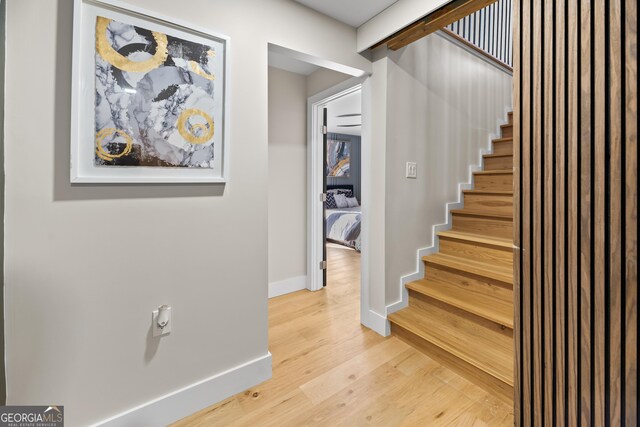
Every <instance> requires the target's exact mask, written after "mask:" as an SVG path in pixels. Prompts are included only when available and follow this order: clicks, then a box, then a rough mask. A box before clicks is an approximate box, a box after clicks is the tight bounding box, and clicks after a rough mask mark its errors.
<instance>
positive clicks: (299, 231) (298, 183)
mask: <svg viewBox="0 0 640 427" xmlns="http://www.w3.org/2000/svg"><path fill="white" fill-rule="evenodd" d="M268 203H269V283H273V282H277V281H281V280H284V279H291V278H294V277H300V276H306V274H307V78H306V77H305V76H303V75H300V74H295V73H291V72H288V71H283V70H279V69H277V68H273V67H269V200H268Z"/></svg>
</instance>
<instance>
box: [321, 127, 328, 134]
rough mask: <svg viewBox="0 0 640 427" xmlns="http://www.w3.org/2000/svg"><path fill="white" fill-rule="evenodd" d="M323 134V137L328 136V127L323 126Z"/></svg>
mask: <svg viewBox="0 0 640 427" xmlns="http://www.w3.org/2000/svg"><path fill="white" fill-rule="evenodd" d="M322 134H323V135H326V134H327V127H326V126H322Z"/></svg>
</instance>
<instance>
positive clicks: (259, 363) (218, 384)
mask: <svg viewBox="0 0 640 427" xmlns="http://www.w3.org/2000/svg"><path fill="white" fill-rule="evenodd" d="M269 378H271V353H267V354H266V355H264V356H262V357H259V358H257V359H254V360H251V361H249V362H246V363H243V364H242V365H239V366H236V367H234V368H231V369H229V370H227V371H224V372H221V373H219V374H217V375H214V376H212V377H210V378H207V379H204V380H202V381H199V382H197V383H194V384H191V385H189V386H187V387H184V388H181V389H179V390H176V391H174V392H172V393H169V394H166V395H164V396H162V397H159V398H157V399H154V400H152V401H150V402H147V403H144V404H142V405H140V406H137V407H135V408H132V409H130V410H128V411H125V412H122V413H120V414H118V415H115V416H113V417H111V418H108V419H106V420H103V421H100V422H98V423H96V424H93V426H108V427H119V426H145V425H146V426H152V425H154V426H159V425H167V424H171V423H173V422H175V421H178V420H180V419H182V418H184V417H186V416H188V415H191V414H193V413H195V412H197V411H199V410H201V409H203V408H206V407H207V406H210V405H213V404H215V403H217V402H220V401H221V400H224V399H226V398H227V397H230V396H233V395H234V394H237V393H240V392H242V391H244V390H246V389H248V388H251V387H253V386H255V385H257V384H260V383H261V382H263V381H266V380H268V379H269Z"/></svg>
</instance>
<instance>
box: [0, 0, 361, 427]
mask: <svg viewBox="0 0 640 427" xmlns="http://www.w3.org/2000/svg"><path fill="white" fill-rule="evenodd" d="M128 3H130V4H133V5H135V6H137V7H140V8H144V9H147V10H152V11H155V12H157V13H159V14H162V15H165V16H169V17H173V18H175V19H176V20H183V21H186V22H190V23H193V24H194V25H197V26H201V27H204V28H208V29H211V30H212V31H215V32H219V33H222V34H226V35H228V36H230V37H231V49H232V51H231V52H230V53H231V55H230V57H229V58H230V61H231V62H230V73H231V76H230V77H231V87H230V91H229V94H228V95H229V97H230V106H231V107H230V108H231V109H230V111H229V113H230V115H229V131H230V135H231V140H230V147H229V148H230V165H229V170H230V181H229V182H228V183H227V184H226V185H225V186H219V185H100V186H98V185H89V186H75V185H74V186H72V185H70V184H69V140H70V121H71V117H70V114H71V113H70V104H71V97H70V92H71V52H72V41H73V32H72V17H73V1H71V0H47V1H42V0H19V1H11V2H8V4H7V57H8V58H10V60H9V61H7V64H6V82H7V84H6V126H5V130H6V132H5V156H6V177H7V181H6V182H7V185H6V210H5V220H6V228H5V233H6V236H5V244H6V254H5V270H6V271H5V280H6V283H5V298H6V307H5V308H6V313H5V321H6V325H5V333H6V342H7V344H6V349H7V353H6V357H7V384H8V396H7V401H8V403H10V404H15V403H23V404H42V403H43V402H62V403H63V404H65V409H66V411H65V415H66V418H67V421H68V424H69V425H74V426H75V425H87V424H91V423H94V422H98V421H100V420H103V419H105V418H107V417H110V416H114V415H116V414H118V413H120V412H121V411H125V410H128V409H131V408H133V407H136V406H138V405H141V404H144V403H146V402H148V401H150V400H152V399H156V398H158V397H160V396H163V395H165V394H168V393H172V392H174V391H177V390H179V389H181V388H183V387H187V386H189V385H192V384H194V383H196V382H198V381H202V380H204V379H206V378H210V377H211V376H213V375H217V374H219V373H222V372H224V371H226V370H228V369H233V368H235V367H237V366H239V365H241V364H243V363H245V362H248V361H251V360H253V359H256V358H259V357H263V356H264V355H266V354H267V351H268V345H267V342H268V336H267V326H268V319H267V283H268V255H267V253H268V244H267V233H268V231H267V230H268V223H267V215H268V203H267V197H268V113H267V112H268V98H267V93H268V74H267V69H268V67H267V46H268V43H277V44H280V45H285V46H288V47H290V48H292V49H296V50H298V51H302V52H306V53H308V54H310V55H314V56H316V57H319V58H327V59H328V60H330V61H332V62H336V63H341V64H346V65H349V66H351V67H355V68H360V69H363V70H365V71H369V70H370V63H369V62H368V61H367V60H365V59H364V58H362V57H361V56H360V55H358V54H356V53H355V50H356V49H355V46H356V32H355V30H354V29H353V28H351V27H348V26H346V25H343V24H341V23H339V22H337V21H335V20H333V19H330V18H327V17H325V16H322V15H320V14H318V13H316V12H313V11H312V10H310V9H308V8H306V7H304V6H302V5H299V4H297V3H295V2H289V1H286V2H285V1H281V0H260V1H234V2H229V1H224V0H193V1H190V2H189V7H185V6H184V4H183V3H178V2H175V1H173V0H128ZM248 9H251V11H252V13H250V14H247V13H246V12H247V10H248ZM249 29H251V30H250V31H249ZM25 46H34V47H37V52H38V61H37V66H35V65H34V62H33V49H25ZM25 64H30V65H29V66H25ZM43 70H45V71H44V72H45V73H46V75H43ZM163 303H167V304H171V305H172V307H173V319H174V325H173V329H172V332H171V334H170V335H168V336H165V337H163V338H162V339H159V340H158V339H153V338H151V337H150V326H151V323H150V322H151V321H150V318H151V310H153V309H154V308H156V307H157V306H158V305H159V304H163Z"/></svg>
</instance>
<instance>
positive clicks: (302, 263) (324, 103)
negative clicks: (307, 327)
mask: <svg viewBox="0 0 640 427" xmlns="http://www.w3.org/2000/svg"><path fill="white" fill-rule="evenodd" d="M309 58H310V57H309V55H305V54H300V53H297V52H294V51H291V50H289V49H286V48H281V47H279V46H275V45H269V73H268V77H269V86H268V88H269V93H268V100H269V149H268V155H269V162H268V164H269V183H268V189H269V192H268V206H269V215H268V234H269V238H268V243H269V265H268V269H269V292H268V294H269V298H270V301H269V313H270V317H271V316H272V314H273V315H274V316H276V317H278V318H280V317H282V316H281V314H282V313H280V312H281V311H282V310H283V309H284V307H289V304H285V303H282V304H281V303H280V301H284V300H289V299H296V298H301V299H303V300H305V301H307V302H308V303H309V304H311V303H310V302H309V301H311V300H313V301H316V300H317V301H316V303H317V304H316V307H315V308H317V309H318V310H320V311H322V314H320V313H318V316H321V317H322V316H326V315H328V316H331V315H330V314H329V313H331V312H333V311H334V309H335V310H338V311H339V312H340V313H342V315H344V314H345V313H346V311H347V307H351V309H349V312H350V314H352V315H353V318H352V322H353V326H354V327H359V323H360V322H358V318H360V320H361V321H362V317H361V313H363V312H365V313H367V312H368V301H369V299H368V289H367V285H366V280H361V277H364V278H365V279H366V274H361V271H366V268H365V267H366V265H367V261H366V259H367V258H366V256H367V255H366V252H365V253H364V254H363V253H361V250H362V248H363V246H365V245H364V244H363V243H362V242H363V241H366V236H367V235H368V234H367V232H366V228H364V229H363V227H362V218H363V217H366V215H364V214H363V213H362V211H361V209H362V208H361V202H362V199H363V193H364V194H366V188H368V187H366V186H363V185H362V184H363V182H364V183H366V182H367V181H366V179H364V180H363V178H366V176H367V175H366V174H362V172H361V170H362V165H363V162H362V157H361V152H362V140H363V136H362V118H363V114H362V113H363V112H362V106H363V105H364V104H363V99H362V98H363V93H364V94H365V95H366V94H368V93H369V92H368V90H369V89H364V87H366V88H368V87H369V86H367V84H368V80H367V78H368V77H367V76H366V75H365V73H364V72H363V71H360V70H355V69H350V68H349V67H345V66H341V65H340V64H335V63H327V61H322V60H320V61H316V62H314V60H313V59H311V60H310V61H306V59H309ZM325 63H326V65H325ZM336 70H341V71H344V72H340V71H336ZM354 75H356V76H360V77H354ZM367 111H368V110H367ZM365 113H366V112H365ZM324 114H326V119H327V122H326V126H325V122H324V118H325V117H324ZM365 116H366V114H365ZM367 129H368V128H367V127H366V121H365V133H366V132H367ZM364 139H366V136H365V138H364ZM327 185H328V187H327ZM363 190H365V191H363ZM327 204H329V205H328V209H327ZM325 220H328V221H327V222H326V223H327V224H328V227H326V229H325ZM365 226H366V224H365ZM361 235H362V236H364V237H365V239H362V238H361V237H360V236H361ZM326 255H328V256H329V258H328V259H327V258H326ZM327 267H328V268H327ZM327 273H329V275H328V277H327ZM325 285H327V286H326V287H325ZM299 291H300V292H299ZM305 291H313V292H311V293H309V292H307V293H305ZM343 297H345V298H343ZM281 298H284V300H283V299H281ZM283 304H284V305H283ZM363 305H364V306H365V307H364V310H363ZM329 306H330V307H329ZM276 307H279V308H276ZM272 308H273V309H272ZM315 308H313V309H315ZM310 309H311V308H310ZM272 324H273V323H272V321H271V320H270V322H269V325H270V328H271V326H272Z"/></svg>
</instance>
